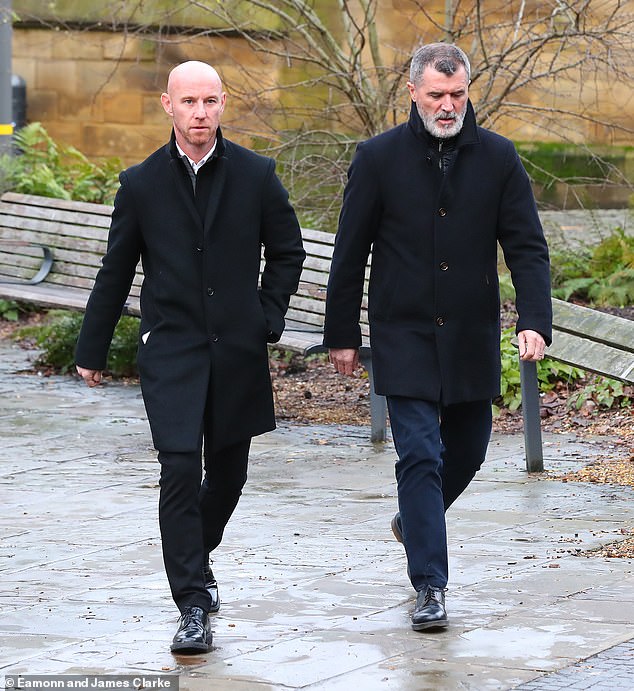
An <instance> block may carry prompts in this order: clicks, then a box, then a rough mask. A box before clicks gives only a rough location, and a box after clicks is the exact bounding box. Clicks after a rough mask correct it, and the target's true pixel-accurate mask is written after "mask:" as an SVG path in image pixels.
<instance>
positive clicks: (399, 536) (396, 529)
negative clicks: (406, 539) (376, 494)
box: [390, 513, 403, 544]
mask: <svg viewBox="0 0 634 691" xmlns="http://www.w3.org/2000/svg"><path fill="white" fill-rule="evenodd" d="M390 525H391V526H392V532H393V533H394V537H395V538H396V541H397V542H400V543H401V544H403V531H402V530H401V514H400V513H397V514H396V516H394V518H393V519H392V523H391V524H390Z"/></svg>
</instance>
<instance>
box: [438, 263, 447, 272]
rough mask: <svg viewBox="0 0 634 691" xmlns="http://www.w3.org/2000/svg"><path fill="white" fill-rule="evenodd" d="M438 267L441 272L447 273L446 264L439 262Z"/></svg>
mask: <svg viewBox="0 0 634 691" xmlns="http://www.w3.org/2000/svg"><path fill="white" fill-rule="evenodd" d="M438 266H439V267H440V270H441V271H447V269H448V268H449V264H447V262H440V264H438Z"/></svg>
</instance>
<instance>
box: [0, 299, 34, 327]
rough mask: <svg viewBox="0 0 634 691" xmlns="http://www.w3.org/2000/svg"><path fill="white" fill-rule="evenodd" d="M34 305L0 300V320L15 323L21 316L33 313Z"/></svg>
mask: <svg viewBox="0 0 634 691" xmlns="http://www.w3.org/2000/svg"><path fill="white" fill-rule="evenodd" d="M36 309H37V308H36V307H35V305H30V304H28V303H26V302H15V301H14V300H0V320H2V319H4V320H5V321H11V322H15V321H17V320H18V319H19V318H20V315H21V314H27V313H29V312H33V311H35V310H36Z"/></svg>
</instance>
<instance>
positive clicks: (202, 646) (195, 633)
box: [171, 607, 212, 655]
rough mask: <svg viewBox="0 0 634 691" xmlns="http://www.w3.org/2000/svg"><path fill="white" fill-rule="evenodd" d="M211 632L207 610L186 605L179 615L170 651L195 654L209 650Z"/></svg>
mask: <svg viewBox="0 0 634 691" xmlns="http://www.w3.org/2000/svg"><path fill="white" fill-rule="evenodd" d="M211 642H212V633H211V625H210V623H209V617H208V616H207V612H205V610H204V609H201V608H200V607H188V608H187V609H186V610H185V611H184V612H183V613H182V615H181V618H180V620H179V624H178V631H177V632H176V635H175V636H174V640H173V641H172V647H171V651H172V652H173V653H181V654H183V655H196V654H197V653H206V652H208V651H209V650H211Z"/></svg>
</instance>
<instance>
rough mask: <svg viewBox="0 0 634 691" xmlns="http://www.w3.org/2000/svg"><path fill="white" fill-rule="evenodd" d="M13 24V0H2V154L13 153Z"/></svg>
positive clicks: (0, 116) (0, 25)
mask: <svg viewBox="0 0 634 691" xmlns="http://www.w3.org/2000/svg"><path fill="white" fill-rule="evenodd" d="M12 22H13V12H12V9H11V0H0V154H10V153H11V142H12V136H13V95H12V87H11V73H12V69H11V59H12V30H13V26H12Z"/></svg>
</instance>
